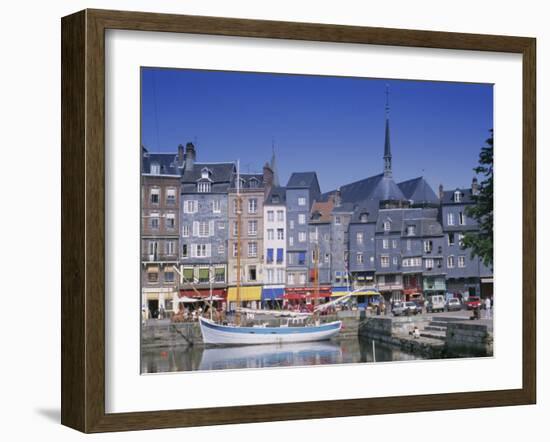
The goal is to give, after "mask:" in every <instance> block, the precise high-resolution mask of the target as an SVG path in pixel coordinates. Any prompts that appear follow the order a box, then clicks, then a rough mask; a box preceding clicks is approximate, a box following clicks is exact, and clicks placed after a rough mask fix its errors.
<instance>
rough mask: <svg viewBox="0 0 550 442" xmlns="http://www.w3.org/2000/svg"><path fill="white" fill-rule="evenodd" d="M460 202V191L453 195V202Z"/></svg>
mask: <svg viewBox="0 0 550 442" xmlns="http://www.w3.org/2000/svg"><path fill="white" fill-rule="evenodd" d="M461 200H462V193H461V192H460V190H457V191H455V193H454V202H455V203H459V202H460V201H461Z"/></svg>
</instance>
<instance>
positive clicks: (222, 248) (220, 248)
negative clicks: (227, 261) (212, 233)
mask: <svg viewBox="0 0 550 442" xmlns="http://www.w3.org/2000/svg"><path fill="white" fill-rule="evenodd" d="M224 253H225V246H224V245H223V244H220V245H219V246H218V255H223V254H224Z"/></svg>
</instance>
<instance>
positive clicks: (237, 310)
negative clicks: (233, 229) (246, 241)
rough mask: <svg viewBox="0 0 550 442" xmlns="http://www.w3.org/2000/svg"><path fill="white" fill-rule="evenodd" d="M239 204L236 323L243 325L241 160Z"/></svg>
mask: <svg viewBox="0 0 550 442" xmlns="http://www.w3.org/2000/svg"><path fill="white" fill-rule="evenodd" d="M235 203H236V205H237V287H236V292H237V296H236V304H237V309H236V315H235V323H236V324H237V325H241V313H240V307H241V215H242V204H241V175H240V161H239V160H237V198H236V200H235Z"/></svg>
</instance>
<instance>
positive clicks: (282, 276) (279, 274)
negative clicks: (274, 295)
mask: <svg viewBox="0 0 550 442" xmlns="http://www.w3.org/2000/svg"><path fill="white" fill-rule="evenodd" d="M275 282H278V283H281V284H282V283H283V282H285V271H284V270H283V269H277V281H275Z"/></svg>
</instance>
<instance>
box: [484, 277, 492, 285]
mask: <svg viewBox="0 0 550 442" xmlns="http://www.w3.org/2000/svg"><path fill="white" fill-rule="evenodd" d="M481 283H482V284H492V283H493V278H481Z"/></svg>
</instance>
